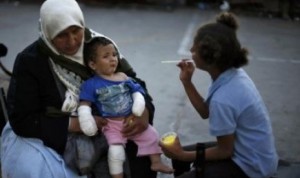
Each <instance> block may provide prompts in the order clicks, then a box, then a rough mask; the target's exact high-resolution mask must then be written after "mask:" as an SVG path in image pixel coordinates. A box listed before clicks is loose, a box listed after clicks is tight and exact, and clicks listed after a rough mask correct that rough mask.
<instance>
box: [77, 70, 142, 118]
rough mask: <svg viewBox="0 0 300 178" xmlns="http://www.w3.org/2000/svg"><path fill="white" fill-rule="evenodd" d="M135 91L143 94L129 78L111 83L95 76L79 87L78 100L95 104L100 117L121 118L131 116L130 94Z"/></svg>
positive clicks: (138, 86) (131, 102) (131, 101)
mask: <svg viewBox="0 0 300 178" xmlns="http://www.w3.org/2000/svg"><path fill="white" fill-rule="evenodd" d="M137 91H138V92H141V93H142V94H144V90H143V88H142V87H141V86H140V85H139V84H138V83H136V82H134V81H133V80H132V79H131V78H129V79H128V80H125V81H111V80H107V79H104V78H102V77H100V76H96V75H95V76H94V77H92V78H90V79H88V80H86V81H85V82H84V83H83V84H82V85H81V88H80V95H79V99H80V100H85V101H90V102H91V103H93V104H95V105H96V107H97V109H98V111H99V114H100V115H101V116H102V117H106V118H112V117H121V116H127V115H129V114H131V108H132V104H133V100H132V96H131V94H132V93H134V92H137Z"/></svg>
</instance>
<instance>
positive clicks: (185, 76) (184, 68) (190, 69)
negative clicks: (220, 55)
mask: <svg viewBox="0 0 300 178" xmlns="http://www.w3.org/2000/svg"><path fill="white" fill-rule="evenodd" d="M177 66H178V67H179V68H180V70H181V71H180V74H179V79H180V80H181V81H182V82H183V83H185V82H191V80H192V76H193V73H194V71H195V66H194V63H193V62H191V61H190V60H189V59H182V61H181V62H179V63H178V64H177Z"/></svg>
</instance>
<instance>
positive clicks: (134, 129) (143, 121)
mask: <svg viewBox="0 0 300 178" xmlns="http://www.w3.org/2000/svg"><path fill="white" fill-rule="evenodd" d="M148 118H149V113H148V110H147V108H145V111H144V113H143V114H142V116H141V117H136V116H134V115H130V116H128V117H127V118H125V120H124V127H123V130H122V134H123V136H124V137H127V138H128V137H132V136H135V135H137V134H139V133H142V132H143V131H145V130H146V129H147V127H148V120H149V119H148Z"/></svg>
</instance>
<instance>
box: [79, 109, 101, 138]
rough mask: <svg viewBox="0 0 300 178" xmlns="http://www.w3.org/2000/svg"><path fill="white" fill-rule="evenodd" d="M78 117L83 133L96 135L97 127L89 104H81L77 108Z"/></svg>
mask: <svg viewBox="0 0 300 178" xmlns="http://www.w3.org/2000/svg"><path fill="white" fill-rule="evenodd" d="M78 119H79V125H80V128H81V130H82V132H83V133H84V134H86V135H87V136H93V135H96V133H97V131H98V128H97V124H96V122H95V119H94V117H93V116H92V112H91V108H90V107H89V106H86V105H82V106H80V107H79V108H78Z"/></svg>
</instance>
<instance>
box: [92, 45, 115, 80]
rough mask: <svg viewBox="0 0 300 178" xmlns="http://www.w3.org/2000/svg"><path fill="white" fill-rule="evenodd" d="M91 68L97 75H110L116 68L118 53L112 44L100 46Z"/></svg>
mask: <svg viewBox="0 0 300 178" xmlns="http://www.w3.org/2000/svg"><path fill="white" fill-rule="evenodd" d="M96 50H97V51H96V54H97V55H96V58H95V60H94V62H93V65H92V66H91V68H92V69H93V70H94V71H95V72H96V73H97V74H99V75H112V74H114V73H115V71H116V68H117V66H118V52H117V51H116V48H115V47H114V45H113V44H108V45H106V46H103V45H100V46H98V47H97V49H96Z"/></svg>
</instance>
